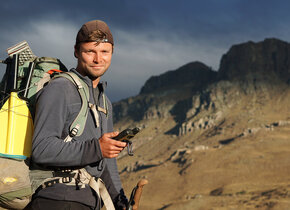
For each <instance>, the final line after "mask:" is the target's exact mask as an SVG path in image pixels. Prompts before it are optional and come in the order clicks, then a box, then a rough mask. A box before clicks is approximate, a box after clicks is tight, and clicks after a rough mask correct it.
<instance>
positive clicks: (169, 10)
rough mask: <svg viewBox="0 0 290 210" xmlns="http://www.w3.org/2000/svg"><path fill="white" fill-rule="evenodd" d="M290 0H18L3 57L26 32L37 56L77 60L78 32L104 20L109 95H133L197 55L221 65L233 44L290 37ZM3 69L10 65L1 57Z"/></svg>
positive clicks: (4, 20) (0, 13)
mask: <svg viewBox="0 0 290 210" xmlns="http://www.w3.org/2000/svg"><path fill="white" fill-rule="evenodd" d="M289 9H290V1H287V0H275V1H273V0H143V1H141V0H111V1H109V0H87V1H79V0H78V1H75V0H69V1H68V0H62V1H60V0H58V1H56V0H50V1H46V0H45V1H37V0H25V1H23V0H13V1H4V2H2V4H1V6H0V20H1V21H0V28H1V33H0V46H1V50H0V59H2V60H4V59H5V58H6V57H7V53H6V49H7V48H8V47H10V46H12V45H14V44H16V43H18V42H21V41H23V40H26V41H27V42H28V44H29V46H30V48H31V49H32V51H33V52H34V54H35V55H36V56H39V57H42V56H49V57H56V58H59V59H60V60H61V61H62V62H63V63H64V64H65V65H66V66H67V68H69V69H70V68H73V67H75V66H76V59H75V58H74V56H73V49H74V48H73V47H74V43H75V37H76V34H77V32H78V30H79V28H80V27H81V26H82V24H84V23H85V22H87V21H90V20H94V19H100V20H103V21H105V22H106V23H107V24H108V25H109V27H110V29H111V32H112V34H113V36H114V41H115V48H114V53H113V58H112V64H111V67H110V69H109V70H108V71H107V72H106V74H105V75H104V76H103V77H102V80H105V81H107V82H108V88H107V92H106V93H107V95H108V96H109V98H110V99H111V100H112V102H117V101H119V100H121V99H125V98H128V97H132V96H135V95H137V94H138V93H139V92H140V89H141V87H142V86H143V85H144V83H145V82H146V81H147V80H148V79H149V78H150V77H151V76H157V75H160V74H162V73H164V72H166V71H169V70H175V69H177V68H179V67H181V66H183V65H185V64H187V63H189V62H193V61H200V62H203V63H204V64H206V65H208V66H210V67H211V68H212V69H214V70H218V68H219V64H220V59H221V57H222V55H223V54H225V53H226V52H227V51H228V50H229V49H230V47H231V46H232V45H235V44H240V43H244V42H247V41H254V42H259V41H263V40H264V39H265V38H278V39H281V40H283V41H286V42H290V24H289V23H290V12H289ZM0 65H1V66H0V77H1V75H3V72H4V71H5V65H4V64H0Z"/></svg>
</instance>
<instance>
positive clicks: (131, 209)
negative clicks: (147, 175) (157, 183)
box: [127, 179, 148, 210]
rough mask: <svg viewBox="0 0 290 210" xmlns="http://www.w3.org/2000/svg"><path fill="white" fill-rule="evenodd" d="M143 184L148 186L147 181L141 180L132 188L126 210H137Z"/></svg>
mask: <svg viewBox="0 0 290 210" xmlns="http://www.w3.org/2000/svg"><path fill="white" fill-rule="evenodd" d="M145 184H148V180H147V179H141V180H140V181H139V182H138V184H137V186H136V187H134V188H133V190H132V193H131V196H130V200H129V203H128V207H127V210H138V208H139V201H140V198H141V194H142V190H143V186H144V185H145Z"/></svg>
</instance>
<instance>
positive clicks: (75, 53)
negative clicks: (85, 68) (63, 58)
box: [74, 46, 78, 58]
mask: <svg viewBox="0 0 290 210" xmlns="http://www.w3.org/2000/svg"><path fill="white" fill-rule="evenodd" d="M74 56H75V57H76V58H78V55H77V49H76V46H75V47H74Z"/></svg>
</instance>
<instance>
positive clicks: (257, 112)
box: [114, 39, 290, 210]
mask: <svg viewBox="0 0 290 210" xmlns="http://www.w3.org/2000/svg"><path fill="white" fill-rule="evenodd" d="M289 50H290V44H289V43H287V42H283V41H281V40H277V39H266V40H264V41H262V42H258V43H254V42H247V43H242V44H238V45H234V46H232V47H231V48H230V49H229V51H228V52H227V53H226V54H225V55H223V57H222V59H221V65H220V69H219V70H218V72H215V71H212V70H211V69H210V68H209V67H207V66H206V65H205V64H202V63H200V62H193V63H190V64H187V65H185V66H182V67H180V68H179V69H177V70H173V71H168V72H166V73H164V74H162V75H159V76H153V77H151V78H150V79H148V81H147V82H146V83H145V84H144V86H143V87H142V89H141V91H140V94H139V95H138V96H135V97H131V98H128V99H125V100H122V101H120V102H118V103H115V104H114V114H115V122H116V123H115V128H117V129H119V130H122V129H124V128H127V127H133V126H139V127H141V128H142V130H141V132H140V133H139V134H138V135H137V136H136V137H135V138H134V140H133V144H134V151H135V155H134V156H133V157H129V156H127V154H126V152H127V151H123V152H122V154H121V156H120V158H119V160H118V164H119V170H120V173H121V178H122V181H123V185H124V188H125V191H126V192H127V194H128V196H129V193H130V191H131V189H132V188H133V186H134V185H135V184H136V183H137V181H138V180H139V179H140V178H146V179H148V181H149V184H148V185H146V186H145V187H144V191H143V195H142V199H141V206H140V209H166V210H167V209H245V208H248V209H288V208H290V194H289V190H290V178H289V174H290V53H289V52H290V51H289Z"/></svg>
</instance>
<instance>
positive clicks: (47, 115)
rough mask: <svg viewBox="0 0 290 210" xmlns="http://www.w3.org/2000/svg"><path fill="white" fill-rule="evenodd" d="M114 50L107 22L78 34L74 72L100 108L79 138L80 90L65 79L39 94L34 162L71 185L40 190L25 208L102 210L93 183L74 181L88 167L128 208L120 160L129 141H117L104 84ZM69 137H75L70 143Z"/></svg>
mask: <svg viewBox="0 0 290 210" xmlns="http://www.w3.org/2000/svg"><path fill="white" fill-rule="evenodd" d="M113 48H114V40H113V36H112V34H111V32H110V29H109V27H108V26H107V24H106V23H105V22H103V21H100V20H93V21H90V22H87V23H85V24H84V25H83V26H82V27H81V29H80V30H79V32H78V34H77V37H76V43H75V49H74V55H75V57H76V58H77V61H78V62H77V67H76V69H72V70H71V72H73V73H75V74H76V75H77V76H78V78H79V79H81V80H82V81H84V82H85V83H86V84H87V85H88V87H89V93H90V94H89V95H90V98H89V103H90V104H95V105H96V107H98V108H97V109H95V112H94V111H93V110H89V113H88V117H87V120H86V123H85V126H84V130H83V133H82V134H81V135H80V136H73V135H70V125H71V124H72V122H73V121H74V120H75V118H76V116H77V115H78V114H79V112H80V109H81V105H82V103H83V102H82V100H81V97H80V94H79V92H78V90H77V88H76V86H75V85H74V84H73V83H72V82H71V81H69V80H68V79H67V78H62V77H60V78H56V79H54V80H52V81H51V82H50V83H49V84H48V85H47V86H46V87H45V88H44V89H43V90H42V92H41V93H40V94H39V96H38V100H37V106H36V116H35V121H34V123H35V124H34V126H35V127H34V138H33V146H32V162H33V164H36V165H37V166H40V167H42V168H45V169H50V170H51V169H52V170H54V174H55V176H57V177H65V180H68V181H67V183H59V182H57V183H55V182H50V183H49V184H47V183H46V184H45V186H44V187H43V186H41V187H39V188H38V189H37V190H36V193H35V194H34V196H33V200H32V202H31V203H30V204H29V205H28V206H27V208H26V209H66V208H67V209H78V210H80V209H100V206H101V202H100V199H99V196H98V195H97V194H98V193H97V192H96V191H95V190H93V189H92V188H91V187H90V186H89V185H88V184H83V183H78V182H79V181H80V179H76V181H75V182H72V181H71V179H70V177H78V176H79V174H77V175H76V174H75V172H74V171H73V172H72V170H75V169H79V168H83V167H84V168H85V169H86V172H88V173H89V174H90V175H91V176H93V177H95V178H96V180H98V178H101V179H102V180H103V181H104V183H105V186H106V189H107V190H108V192H109V195H110V197H111V199H112V201H113V203H114V206H115V208H116V209H124V208H125V206H126V203H127V199H126V196H125V195H124V191H123V189H122V186H121V181H120V177H119V174H118V169H117V165H116V160H115V157H117V156H118V154H119V153H120V152H121V151H122V150H123V149H124V148H125V147H126V143H124V142H120V141H116V140H113V139H112V138H113V137H115V136H116V135H117V134H118V132H113V122H112V105H111V103H110V102H109V100H108V99H107V97H106V96H105V95H104V90H105V87H106V84H105V83H101V82H100V79H101V77H102V75H103V74H104V73H105V72H106V71H107V70H108V68H109V66H110V64H111V58H112V53H113ZM68 136H71V137H70V138H71V139H70V141H68V142H65V141H64V139H66V137H68ZM65 182H66V181H65ZM101 196H102V195H101ZM103 200H104V199H103Z"/></svg>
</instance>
